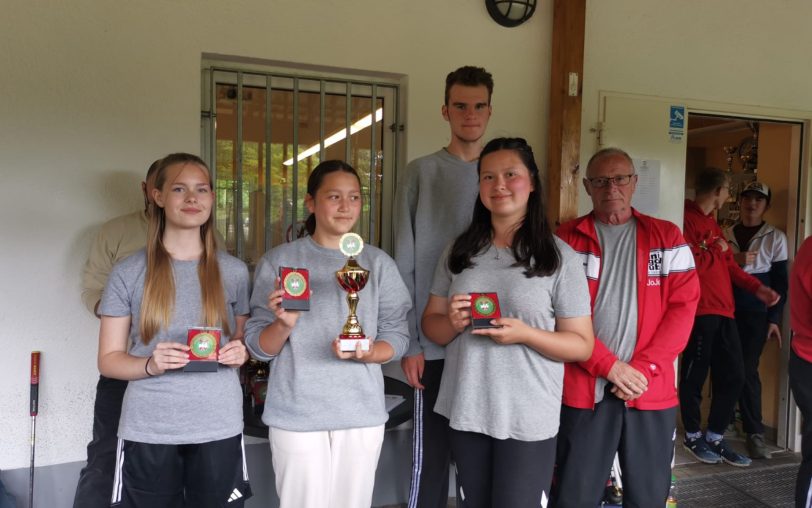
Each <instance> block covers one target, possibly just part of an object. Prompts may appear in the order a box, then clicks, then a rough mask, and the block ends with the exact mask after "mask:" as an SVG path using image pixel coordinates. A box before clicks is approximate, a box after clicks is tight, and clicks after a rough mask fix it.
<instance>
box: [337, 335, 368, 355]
mask: <svg viewBox="0 0 812 508" xmlns="http://www.w3.org/2000/svg"><path fill="white" fill-rule="evenodd" d="M356 344H361V351H369V339H366V338H363V339H345V338H339V339H338V349H339V350H341V351H344V352H350V351H355V348H356Z"/></svg>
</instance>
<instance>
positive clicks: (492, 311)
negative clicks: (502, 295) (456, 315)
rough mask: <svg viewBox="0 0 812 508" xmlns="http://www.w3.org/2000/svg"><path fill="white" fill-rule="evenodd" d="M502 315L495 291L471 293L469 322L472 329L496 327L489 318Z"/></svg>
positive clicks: (496, 317)
mask: <svg viewBox="0 0 812 508" xmlns="http://www.w3.org/2000/svg"><path fill="white" fill-rule="evenodd" d="M500 317H502V311H501V310H500V309H499V296H498V295H497V294H496V293H471V324H472V325H473V328H474V330H477V329H482V328H498V326H497V325H494V324H492V323H491V320H493V319H498V318H500Z"/></svg>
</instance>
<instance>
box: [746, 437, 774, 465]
mask: <svg viewBox="0 0 812 508" xmlns="http://www.w3.org/2000/svg"><path fill="white" fill-rule="evenodd" d="M747 455H749V456H750V458H751V459H769V458H770V452H768V451H767V445H766V444H764V435H763V434H748V436H747Z"/></svg>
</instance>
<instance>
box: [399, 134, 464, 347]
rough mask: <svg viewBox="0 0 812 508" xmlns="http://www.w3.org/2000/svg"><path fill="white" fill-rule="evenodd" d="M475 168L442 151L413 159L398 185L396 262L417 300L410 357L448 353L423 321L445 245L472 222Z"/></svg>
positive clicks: (414, 301)
mask: <svg viewBox="0 0 812 508" xmlns="http://www.w3.org/2000/svg"><path fill="white" fill-rule="evenodd" d="M476 168H477V163H476V161H474V162H464V161H462V160H460V159H459V158H457V157H456V156H454V155H451V154H450V153H448V152H447V151H446V150H445V149H442V150H439V151H437V152H435V153H433V154H430V155H426V156H425V157H420V158H419V159H415V160H413V161H412V162H410V163H409V165H408V166H406V172H405V174H404V176H403V178H402V180H401V182H400V184H399V185H398V190H397V197H396V207H397V209H396V217H395V261H396V262H397V265H398V270H399V271H400V275H401V276H402V277H403V281H404V282H405V283H406V287H408V288H409V293H410V295H411V298H412V304H413V307H412V311H410V312H409V316H408V321H409V336H410V338H411V341H410V343H409V350H408V352H407V353H406V356H413V355H416V354H419V353H421V352H422V353H424V354H425V357H426V360H440V359H442V358H444V357H445V352H444V350H443V348H442V347H441V346H438V345H437V344H435V343H433V342H431V341H430V340H429V339H428V338H427V337H426V336H425V335H423V331H422V330H421V329H420V320H421V318H422V316H423V310H424V309H425V308H426V303H428V300H429V291H430V290H431V281H432V278H433V277H434V268H435V267H436V266H437V261H438V260H439V259H440V255H441V254H442V253H443V249H445V247H446V245H447V244H448V243H449V242H451V241H453V240H454V239H456V238H457V236H459V235H460V234H461V233H462V232H463V231H464V230H465V229H466V228H467V227H468V225H469V224H470V223H471V216H472V215H473V213H474V203H475V202H476V198H477V196H478V195H479V177H478V176H477V169H476Z"/></svg>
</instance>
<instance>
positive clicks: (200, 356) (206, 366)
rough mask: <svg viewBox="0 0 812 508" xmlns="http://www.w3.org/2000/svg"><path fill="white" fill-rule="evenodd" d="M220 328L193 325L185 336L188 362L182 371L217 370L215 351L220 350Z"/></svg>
mask: <svg viewBox="0 0 812 508" xmlns="http://www.w3.org/2000/svg"><path fill="white" fill-rule="evenodd" d="M221 333H222V330H220V328H207V327H199V326H194V327H191V328H189V332H188V334H187V336H186V341H187V344H188V345H189V363H187V364H186V366H185V367H183V371H184V372H217V368H218V363H217V352H218V351H220V334H221Z"/></svg>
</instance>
